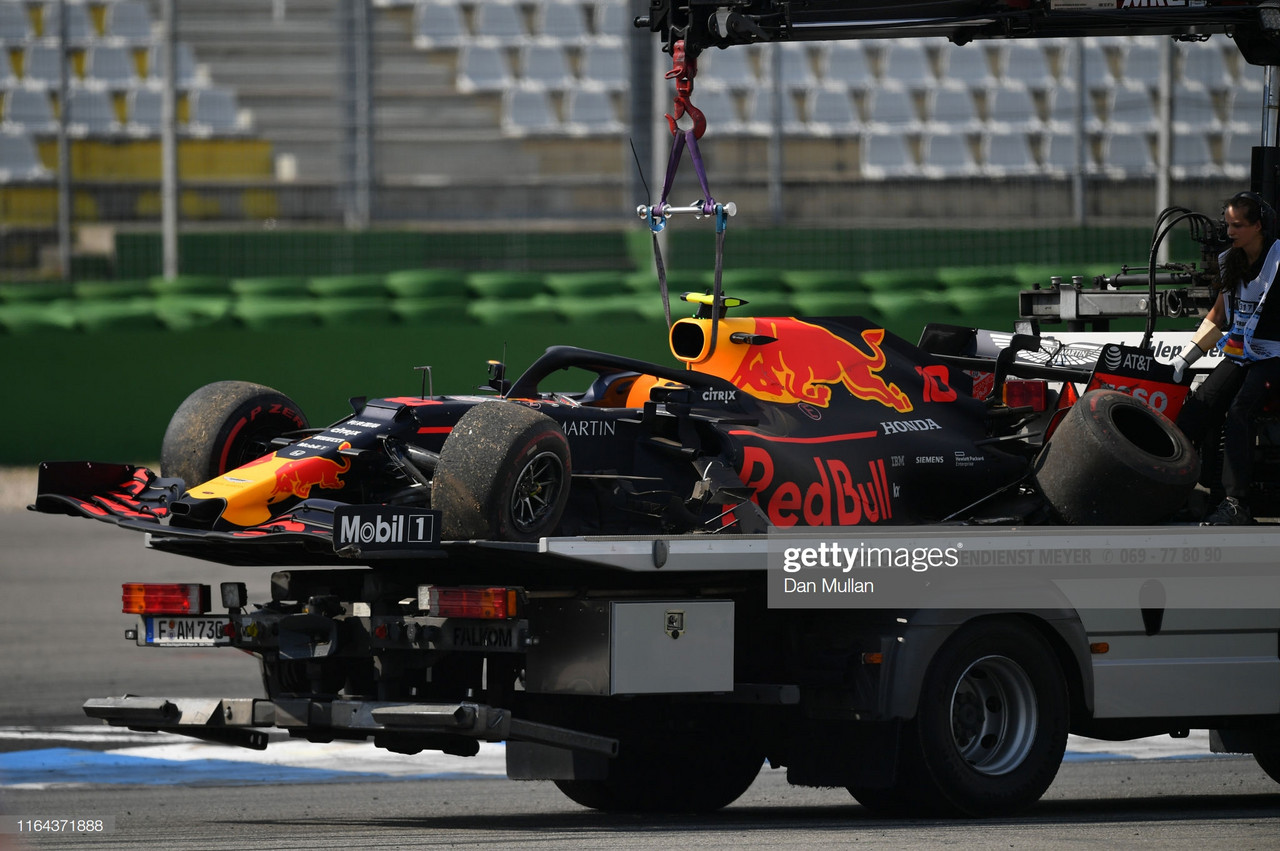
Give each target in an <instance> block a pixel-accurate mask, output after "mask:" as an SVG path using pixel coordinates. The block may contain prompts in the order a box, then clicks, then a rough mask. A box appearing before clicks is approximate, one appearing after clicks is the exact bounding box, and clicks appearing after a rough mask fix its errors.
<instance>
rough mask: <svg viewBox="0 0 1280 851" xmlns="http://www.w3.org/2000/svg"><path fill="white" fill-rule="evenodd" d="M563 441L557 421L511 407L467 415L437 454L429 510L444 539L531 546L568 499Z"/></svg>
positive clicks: (488, 406)
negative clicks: (437, 513)
mask: <svg viewBox="0 0 1280 851" xmlns="http://www.w3.org/2000/svg"><path fill="white" fill-rule="evenodd" d="M569 475H570V465H569V441H568V440H567V439H566V438H565V436H564V432H563V431H561V430H560V426H559V425H558V424H557V423H556V421H555V420H553V419H551V418H550V417H548V416H547V415H546V414H541V413H539V412H537V411H535V410H533V409H532V408H528V407H525V406H524V405H520V404H517V403H514V402H486V403H483V404H480V405H476V406H475V407H474V408H472V409H471V410H469V411H467V412H466V413H465V414H463V415H462V417H461V418H460V419H459V420H458V424H457V425H455V426H454V427H453V431H452V432H451V433H450V434H449V438H448V439H447V440H446V441H445V442H444V446H443V447H441V450H440V462H439V463H438V464H437V465H436V471H435V476H434V477H433V478H432V480H431V507H432V508H437V509H439V510H440V511H441V512H443V518H442V532H443V537H444V539H445V540H450V541H459V540H469V539H473V538H477V539H488V540H498V541H536V540H538V539H539V538H541V537H543V536H544V535H548V534H550V533H551V531H552V530H553V529H554V528H555V527H556V524H557V523H559V522H560V515H561V514H562V513H563V512H564V506H565V503H566V502H567V501H568V499H569Z"/></svg>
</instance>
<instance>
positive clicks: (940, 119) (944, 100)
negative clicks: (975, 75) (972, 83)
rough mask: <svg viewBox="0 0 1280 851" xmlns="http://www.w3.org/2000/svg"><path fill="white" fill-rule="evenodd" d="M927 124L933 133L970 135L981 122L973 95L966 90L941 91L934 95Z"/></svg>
mask: <svg viewBox="0 0 1280 851" xmlns="http://www.w3.org/2000/svg"><path fill="white" fill-rule="evenodd" d="M929 123H930V125H931V126H932V128H933V132H935V133H943V132H952V133H970V132H973V131H975V130H977V129H978V127H979V125H980V124H981V121H980V120H979V118H978V109H977V106H976V105H975V104H974V101H973V95H972V94H970V93H969V90H968V89H955V90H952V89H941V90H939V91H938V92H937V93H936V94H934V96H933V99H932V104H931V106H930V110H929Z"/></svg>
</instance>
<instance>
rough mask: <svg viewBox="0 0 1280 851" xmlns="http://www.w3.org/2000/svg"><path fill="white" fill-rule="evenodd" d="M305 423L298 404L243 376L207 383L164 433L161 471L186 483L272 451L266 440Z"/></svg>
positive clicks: (180, 408) (190, 484)
mask: <svg viewBox="0 0 1280 851" xmlns="http://www.w3.org/2000/svg"><path fill="white" fill-rule="evenodd" d="M305 428H307V418H306V415H305V414H303V413H302V409H301V408H299V407H298V405H297V403H296V402H294V401H293V400H292V399H290V398H289V397H288V396H285V395H284V394H283V393H280V392H278V391H276V390H272V389H271V388H270V387H264V386H263V385H261V384H252V383H250V382H247V381H217V382H214V383H213V384H206V385H205V386H204V387H201V388H200V389H199V390H197V391H195V392H194V393H192V394H191V395H190V396H188V397H187V398H186V401H184V402H183V403H182V404H181V405H179V406H178V410H177V411H175V412H174V414H173V418H172V419H170V420H169V427H168V428H167V429H165V432H164V442H163V443H162V444H161V447H160V474H161V475H163V476H174V477H177V478H180V479H182V480H183V481H184V482H185V483H186V485H187V487H188V488H191V487H195V486H196V485H198V484H200V483H201V482H207V481H209V480H210V479H214V478H217V477H218V476H221V475H222V474H223V473H225V472H227V471H228V470H234V469H235V468H236V467H240V466H242V465H244V464H247V463H249V462H250V461H253V460H255V459H257V458H261V457H262V456H263V455H266V454H268V453H269V452H271V451H272V449H271V441H273V440H275V439H276V438H277V437H280V436H281V435H283V434H287V433H289V432H291V431H297V430H299V429H305Z"/></svg>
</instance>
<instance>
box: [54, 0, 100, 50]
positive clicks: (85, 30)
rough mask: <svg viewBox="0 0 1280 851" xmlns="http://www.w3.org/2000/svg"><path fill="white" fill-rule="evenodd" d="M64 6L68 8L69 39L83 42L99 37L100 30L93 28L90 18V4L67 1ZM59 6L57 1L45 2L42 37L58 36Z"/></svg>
mask: <svg viewBox="0 0 1280 851" xmlns="http://www.w3.org/2000/svg"><path fill="white" fill-rule="evenodd" d="M62 7H63V8H65V9H66V10H67V40H68V41H74V42H81V43H83V42H86V41H89V40H90V39H93V38H96V37H97V35H98V31H97V30H95V29H94V28H93V22H92V21H90V20H89V5H88V4H87V3H65V4H62ZM58 8H59V4H58V3H56V2H49V3H45V4H44V15H43V16H41V17H42V20H43V23H42V24H41V32H40V35H41V37H43V38H57V37H58V29H59V26H60V22H59V20H58Z"/></svg>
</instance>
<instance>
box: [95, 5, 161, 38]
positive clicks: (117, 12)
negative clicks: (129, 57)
mask: <svg viewBox="0 0 1280 851" xmlns="http://www.w3.org/2000/svg"><path fill="white" fill-rule="evenodd" d="M106 11H107V15H106V28H105V33H106V35H107V36H109V37H111V38H118V39H124V40H126V41H135V42H145V41H149V40H150V39H151V12H150V10H148V8H147V4H146V3H144V2H142V0H115V2H114V3H108V4H107V10H106Z"/></svg>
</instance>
